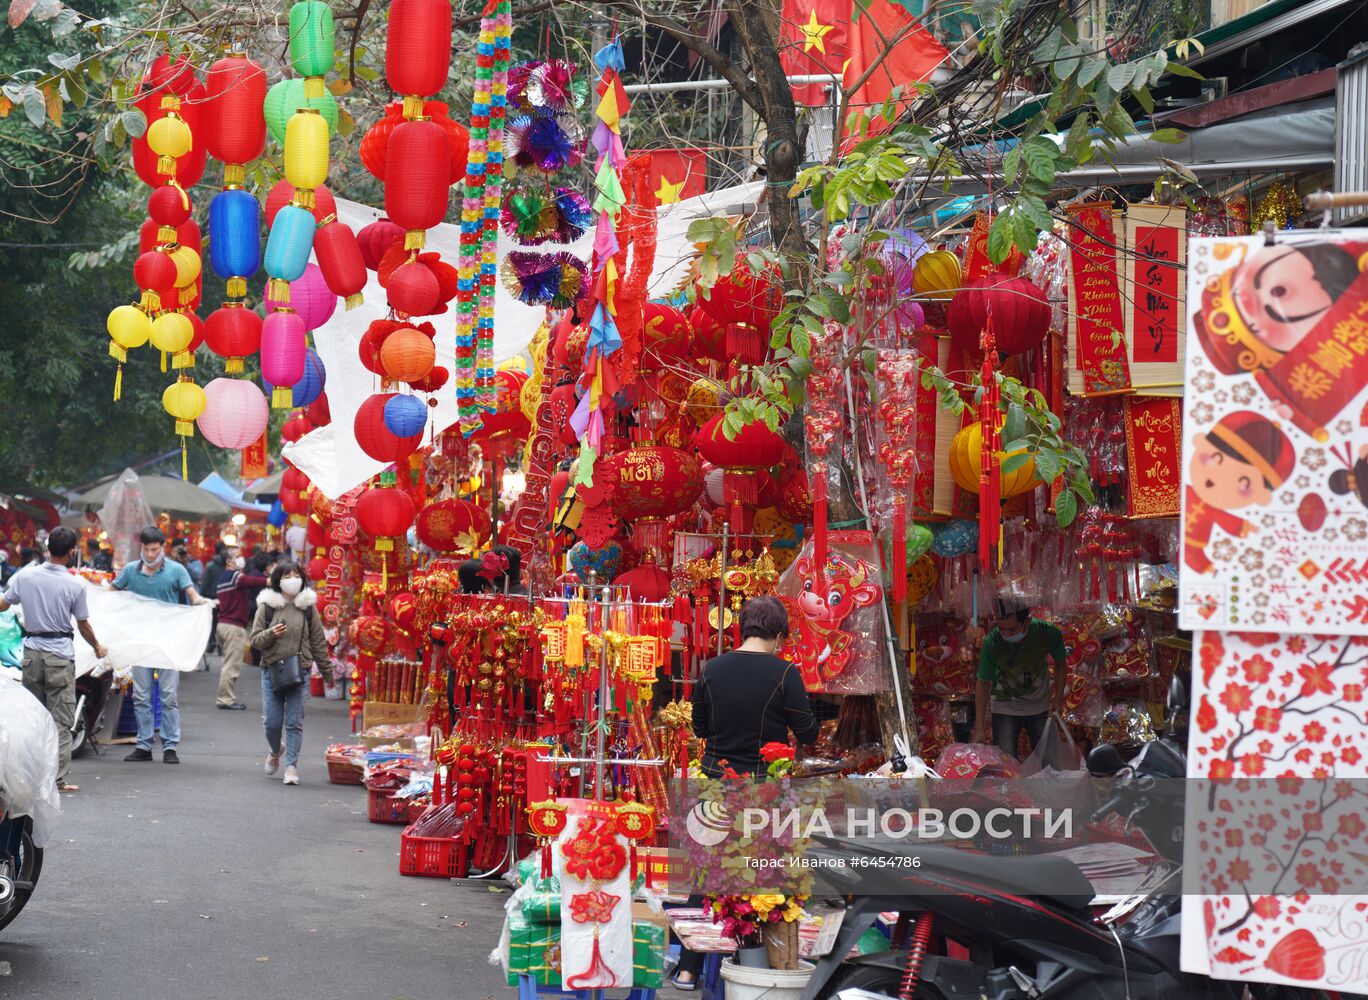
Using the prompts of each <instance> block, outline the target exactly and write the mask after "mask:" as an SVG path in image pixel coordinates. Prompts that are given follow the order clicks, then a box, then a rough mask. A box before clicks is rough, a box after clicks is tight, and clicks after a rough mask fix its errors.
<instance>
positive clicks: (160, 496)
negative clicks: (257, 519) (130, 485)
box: [71, 476, 233, 521]
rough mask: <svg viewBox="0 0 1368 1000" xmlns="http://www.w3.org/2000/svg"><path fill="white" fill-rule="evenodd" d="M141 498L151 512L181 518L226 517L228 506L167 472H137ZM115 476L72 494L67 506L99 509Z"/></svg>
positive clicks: (218, 518)
mask: <svg viewBox="0 0 1368 1000" xmlns="http://www.w3.org/2000/svg"><path fill="white" fill-rule="evenodd" d="M137 479H138V486H139V488H140V489H141V490H142V495H143V499H144V500H146V501H147V506H148V507H149V508H151V510H152V513H153V514H169V515H171V516H172V517H176V518H180V519H182V520H185V521H226V520H228V519H229V518H230V517H231V516H232V514H233V511H232V508H231V507H229V506H228V505H227V504H226V503H224V502H223V501H222V500H220V499H219V498H218V497H216V496H214V494H212V493H210V492H209V491H208V490H202V489H200V488H199V487H198V486H196V485H195V484H194V483H188V482H186V481H185V480H184V479H173V478H172V477H170V476H138V477H137ZM117 481H118V477H115V478H114V479H111V480H109V481H108V482H104V483H101V484H100V485H99V486H96V487H94V488H93V489H90V490H87V491H86V492H84V493H82V494H80V495H79V496H77V497H75V498H74V499H73V500H72V501H71V506H72V507H73V508H75V509H76V510H99V509H100V508H101V507H103V506H104V505H105V501H106V500H107V499H109V490H110V487H112V486H113V485H114V483H115V482H117Z"/></svg>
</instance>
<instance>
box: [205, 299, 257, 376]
mask: <svg viewBox="0 0 1368 1000" xmlns="http://www.w3.org/2000/svg"><path fill="white" fill-rule="evenodd" d="M204 341H205V343H206V344H208V345H209V350H211V351H213V352H214V353H215V354H217V355H218V356H219V357H221V358H224V359H226V363H225V364H224V366H223V370H224V371H225V372H227V373H228V374H229V375H237V374H240V373H241V372H242V359H243V358H246V357H250V356H251V355H253V354H255V353H256V352H257V351H259V350H261V317H260V316H259V315H257V314H256V313H255V312H253V311H252V310H251V309H248V308H246V307H244V306H243V304H242V303H241V302H229V303H227V304H225V305H224V306H223V307H221V308H219V309H215V310H214V311H213V312H211V313H210V314H209V319H208V320H207V321H206V322H205V324H204Z"/></svg>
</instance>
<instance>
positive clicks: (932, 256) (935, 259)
mask: <svg viewBox="0 0 1368 1000" xmlns="http://www.w3.org/2000/svg"><path fill="white" fill-rule="evenodd" d="M959 287H960V262H959V258H958V257H956V256H955V255H954V254H953V253H951V252H950V251H949V250H932V251H931V252H930V253H925V254H922V255H921V256H920V257H919V258H917V265H916V267H915V268H914V269H913V271H912V290H913V291H914V292H916V293H917V294H918V295H920V296H921V297H922V298H926V299H938V300H940V301H949V300H950V299H953V298H954V297H955V293H956V292H957V291H959Z"/></svg>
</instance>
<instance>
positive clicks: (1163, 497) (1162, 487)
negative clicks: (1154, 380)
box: [1125, 396, 1183, 517]
mask: <svg viewBox="0 0 1368 1000" xmlns="http://www.w3.org/2000/svg"><path fill="white" fill-rule="evenodd" d="M1125 409H1126V458H1127V462H1128V466H1129V468H1130V479H1129V488H1128V491H1127V496H1126V513H1127V514H1129V515H1130V516H1131V517H1176V516H1177V514H1178V507H1179V505H1180V503H1181V500H1182V493H1181V488H1182V481H1183V475H1182V464H1181V459H1182V455H1183V436H1182V435H1183V407H1182V403H1181V402H1180V401H1179V400H1177V399H1168V398H1157V397H1156V398H1141V397H1138V396H1127V397H1126V400H1125Z"/></svg>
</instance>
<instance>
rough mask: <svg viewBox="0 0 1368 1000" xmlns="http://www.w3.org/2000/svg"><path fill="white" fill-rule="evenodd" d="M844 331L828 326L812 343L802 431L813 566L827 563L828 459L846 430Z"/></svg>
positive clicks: (833, 325)
mask: <svg viewBox="0 0 1368 1000" xmlns="http://www.w3.org/2000/svg"><path fill="white" fill-rule="evenodd" d="M840 352H841V328H840V326H839V325H838V324H835V323H828V324H826V327H825V331H824V335H823V336H822V337H820V338H815V339H814V340H813V343H812V350H811V355H810V356H811V361H812V374H811V376H809V378H808V382H807V409H806V410H805V412H804V416H803V428H804V430H805V431H806V433H807V452H808V460H809V461H810V462H811V466H812V474H811V476H810V482H809V486H810V490H811V493H812V528H813V544H814V546H815V548H814V556H813V558H814V562H816V563H817V564H818V565H821V564H823V563H825V562H826V544H827V541H826V539H827V485H828V484H827V477H828V467H827V455H828V454H829V453H830V451H831V446H832V444H833V443H834V442H835V441H836V438H837V436H838V435H839V434H841V432H842V430H843V429H844V427H845V418H844V416H843V407H844V399H843V397H842V392H841V390H842V387H843V384H844V376H843V374H842V371H841V364H840V357H839V355H840Z"/></svg>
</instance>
